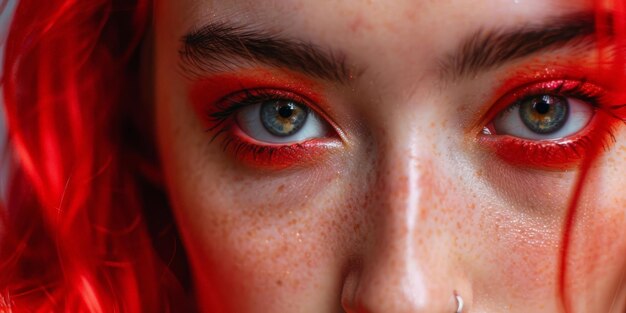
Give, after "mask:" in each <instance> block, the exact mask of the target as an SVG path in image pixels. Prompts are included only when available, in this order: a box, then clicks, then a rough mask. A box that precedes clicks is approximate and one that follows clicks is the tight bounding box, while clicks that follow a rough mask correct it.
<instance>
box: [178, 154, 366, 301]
mask: <svg viewBox="0 0 626 313" xmlns="http://www.w3.org/2000/svg"><path fill="white" fill-rule="evenodd" d="M215 165H216V166H211V168H210V169H207V171H206V172H207V173H211V175H204V176H202V177H205V176H209V177H211V178H210V179H206V178H200V179H199V180H198V181H196V182H195V183H192V184H184V185H181V186H180V187H177V188H176V189H179V190H178V192H179V193H180V195H179V197H178V198H179V200H180V201H177V207H176V211H177V212H178V215H179V224H180V227H181V229H183V231H182V232H183V233H184V237H185V243H186V248H187V250H188V253H189V254H190V258H191V260H192V264H193V269H194V270H193V272H194V276H195V277H194V279H195V280H196V281H197V284H198V285H201V287H199V289H200V290H199V294H201V295H202V297H206V296H205V295H207V294H215V298H217V299H220V301H219V302H222V303H221V304H220V306H226V307H228V308H229V310H231V311H234V312H256V311H258V310H261V308H263V310H267V311H274V312H279V311H289V310H290V306H293V308H305V307H314V308H316V309H314V310H312V311H335V310H336V309H337V308H336V306H338V305H339V303H337V302H336V301H334V302H333V301H329V299H330V300H336V295H337V294H339V293H340V288H341V281H340V279H341V277H342V260H343V259H344V258H343V257H342V255H343V254H344V253H345V252H344V251H346V250H345V247H346V246H350V244H348V243H347V241H348V239H347V238H348V236H349V234H350V233H351V232H353V231H354V230H355V229H358V228H359V226H357V225H358V224H359V222H358V221H357V220H358V215H356V214H350V213H349V212H347V209H346V207H345V206H344V205H343V203H342V201H340V200H339V198H340V197H341V195H342V194H343V193H344V192H345V191H346V187H345V186H343V185H342V183H343V182H342V181H341V180H340V179H339V176H338V174H337V172H336V171H334V170H330V169H325V170H320V169H307V170H304V171H303V172H298V173H286V174H284V175H283V174H277V175H276V174H271V175H268V174H266V175H255V174H251V173H243V174H237V173H239V171H237V170H233V169H222V170H220V167H219V166H218V165H219V164H215ZM303 178H306V179H303ZM202 286H204V287H202ZM212 286H213V287H215V286H216V287H215V288H213V287H212ZM202 288H204V289H205V290H201V289H202ZM210 289H213V291H210ZM233 290H237V292H232V291H233ZM211 305H214V304H208V306H211Z"/></svg>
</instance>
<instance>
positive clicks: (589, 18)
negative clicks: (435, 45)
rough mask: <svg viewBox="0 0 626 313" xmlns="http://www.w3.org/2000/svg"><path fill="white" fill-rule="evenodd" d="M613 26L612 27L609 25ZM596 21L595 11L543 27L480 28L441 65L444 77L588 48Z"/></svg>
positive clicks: (457, 75) (462, 74)
mask: <svg viewBox="0 0 626 313" xmlns="http://www.w3.org/2000/svg"><path fill="white" fill-rule="evenodd" d="M607 25H610V24H607ZM595 31H596V19H595V15H594V13H593V12H581V13H575V14H572V15H567V16H564V17H558V18H553V19H550V22H549V23H547V24H543V25H532V26H523V27H518V28H516V29H513V30H491V31H486V30H484V29H480V30H478V31H476V32H474V33H473V34H472V35H471V36H469V37H468V38H467V39H466V40H465V41H463V42H462V44H461V45H460V46H459V47H458V49H457V50H456V51H455V52H454V53H452V54H449V55H447V56H445V57H444V58H443V59H441V61H440V62H439V64H440V72H441V73H442V76H443V77H444V78H452V79H453V80H454V79H458V78H462V77H466V76H471V75H475V74H477V73H479V72H480V71H485V70H489V69H493V68H495V67H498V66H501V65H503V64H504V63H507V62H511V61H515V60H517V59H521V58H524V57H528V56H530V55H533V54H536V53H539V52H545V51H551V50H555V49H558V48H563V47H565V46H572V47H579V48H589V47H590V46H591V45H593V43H594V37H593V35H594V34H595Z"/></svg>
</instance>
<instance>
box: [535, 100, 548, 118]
mask: <svg viewBox="0 0 626 313" xmlns="http://www.w3.org/2000/svg"><path fill="white" fill-rule="evenodd" d="M533 109H535V111H537V113H539V114H546V113H548V112H550V104H549V103H548V101H546V100H545V99H541V100H540V101H538V102H536V103H535V104H534V105H533Z"/></svg>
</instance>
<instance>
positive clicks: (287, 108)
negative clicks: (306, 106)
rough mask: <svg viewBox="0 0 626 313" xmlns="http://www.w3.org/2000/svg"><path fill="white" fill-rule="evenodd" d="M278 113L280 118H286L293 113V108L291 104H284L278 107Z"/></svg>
mask: <svg viewBox="0 0 626 313" xmlns="http://www.w3.org/2000/svg"><path fill="white" fill-rule="evenodd" d="M278 114H279V115H280V117H282V118H288V117H290V116H291V115H292V114H293V109H292V108H291V105H284V106H282V107H280V109H278Z"/></svg>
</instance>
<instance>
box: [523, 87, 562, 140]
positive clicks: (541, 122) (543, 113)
mask: <svg viewBox="0 0 626 313" xmlns="http://www.w3.org/2000/svg"><path fill="white" fill-rule="evenodd" d="M519 114H520V118H521V119H522V122H523V123H524V125H526V127H528V129H530V130H531V131H533V132H535V133H537V134H551V133H554V132H557V131H559V130H560V129H561V128H563V125H565V122H567V118H568V117H569V103H568V101H567V99H566V98H565V97H560V96H554V95H547V94H546V95H538V96H532V97H529V98H526V99H524V100H522V102H521V103H520V109H519Z"/></svg>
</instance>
